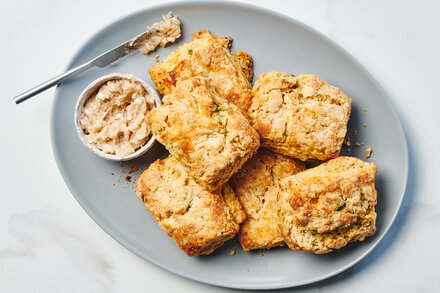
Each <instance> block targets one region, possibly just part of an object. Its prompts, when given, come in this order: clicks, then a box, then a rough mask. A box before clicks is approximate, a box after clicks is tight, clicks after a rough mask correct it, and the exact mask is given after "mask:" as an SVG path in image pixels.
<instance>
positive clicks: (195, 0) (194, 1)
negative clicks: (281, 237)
mask: <svg viewBox="0 0 440 293" xmlns="http://www.w3.org/2000/svg"><path fill="white" fill-rule="evenodd" d="M191 5H207V6H218V5H222V6H230V7H238V8H242V9H243V8H244V9H250V10H253V11H256V12H258V13H263V14H270V15H272V16H275V17H277V18H281V19H283V20H286V21H288V22H291V23H294V24H295V25H298V26H300V27H301V28H303V29H305V30H307V31H308V32H310V33H312V34H314V35H316V36H317V37H319V38H321V39H323V40H324V41H326V42H328V43H330V44H331V45H332V46H334V47H335V48H336V49H337V50H339V51H341V52H342V53H343V54H344V55H345V56H347V57H348V59H349V60H350V61H351V62H353V63H354V64H355V65H356V67H357V68H359V70H360V71H361V72H362V73H363V74H365V75H366V76H367V77H368V78H369V79H370V81H371V82H372V83H373V85H374V87H375V88H376V89H377V90H378V91H379V92H380V93H381V94H382V95H383V97H384V102H385V104H386V105H387V107H388V108H390V110H391V114H392V119H393V120H395V121H396V122H398V123H397V125H398V131H399V138H400V140H401V145H402V147H403V153H404V155H405V159H404V162H403V163H404V174H405V177H404V178H403V184H402V186H403V187H401V188H402V191H401V194H400V198H399V202H398V205H397V209H396V211H395V212H394V214H393V215H392V217H391V221H390V222H389V223H388V225H387V226H386V227H385V228H384V229H383V234H382V235H380V236H379V237H378V238H376V240H375V241H374V243H372V244H371V246H370V247H369V248H368V249H367V250H366V251H365V252H364V253H362V254H361V255H360V256H358V257H357V258H355V259H354V260H352V261H351V262H349V263H348V264H346V265H345V266H342V267H341V268H339V269H337V270H334V271H333V272H331V273H328V274H325V275H322V276H319V277H315V278H310V279H307V280H303V281H299V282H298V281H291V282H289V281H284V282H277V283H270V284H239V283H232V282H224V281H211V280H204V279H203V278H199V277H197V276H194V275H191V274H188V273H186V272H182V271H179V270H176V269H174V268H173V267H170V266H168V265H165V264H162V263H160V262H157V261H155V260H154V259H152V258H151V257H150V256H147V255H144V254H143V253H142V252H141V251H139V250H138V249H137V248H135V247H133V246H132V245H131V244H130V243H129V242H127V241H124V240H123V239H121V238H119V236H118V235H117V233H116V232H115V231H114V230H113V228H112V227H111V226H109V225H107V224H106V223H105V222H104V221H101V220H100V219H99V217H98V216H97V215H96V214H94V213H93V212H92V211H91V210H90V209H89V207H88V206H87V205H86V204H85V203H84V202H83V200H82V199H81V198H80V197H78V196H77V195H76V194H75V192H73V190H75V187H74V186H73V185H72V184H71V183H70V182H69V180H67V173H66V171H65V167H64V166H63V164H61V163H60V162H61V156H60V154H59V153H58V151H57V148H56V143H55V139H54V137H55V125H54V116H55V105H56V101H57V100H58V99H60V97H59V90H58V86H57V88H56V91H55V94H54V98H53V102H52V106H51V114H50V139H51V147H52V152H53V155H54V158H55V162H56V164H57V168H58V170H59V172H60V174H61V177H62V178H63V181H64V183H65V184H66V186H67V188H68V189H69V191H70V193H71V194H72V195H73V197H74V198H75V200H76V201H77V202H78V203H79V205H80V206H81V208H82V209H83V210H84V211H85V212H86V213H87V215H88V216H89V217H90V218H91V219H92V220H93V221H94V222H95V223H96V224H97V225H98V226H99V227H100V228H101V229H102V230H103V231H104V232H105V233H107V234H108V235H110V236H111V237H112V238H113V239H114V240H116V242H118V243H119V244H120V245H121V246H123V247H124V248H126V249H128V250H129V251H131V252H132V253H133V254H135V255H136V256H138V257H139V258H141V259H143V260H146V261H148V262H150V263H151V264H154V265H155V266H157V267H159V268H161V269H163V270H166V271H169V272H172V273H174V274H176V275H178V276H181V277H185V278H187V279H190V280H194V281H197V282H200V283H204V284H209V285H214V286H218V287H224V288H233V289H253V290H268V289H284V288H294V287H299V286H303V285H307V284H312V283H316V282H319V281H322V280H325V279H328V278H331V277H333V276H335V275H337V274H340V273H342V272H343V271H345V270H347V269H349V268H351V267H352V266H354V265H355V264H357V263H359V262H360V261H361V260H362V259H364V258H365V257H366V256H367V255H369V254H370V253H371V251H373V250H374V249H375V248H376V247H377V245H378V244H379V243H380V242H381V241H382V239H383V238H384V237H385V235H387V234H388V232H389V229H390V228H391V227H392V226H393V224H394V222H395V220H396V217H397V214H398V213H399V211H400V209H401V207H402V202H403V199H404V198H405V193H406V188H407V184H408V168H409V155H408V140H407V137H406V134H405V132H404V129H403V124H402V122H401V120H400V118H399V115H398V114H397V111H396V110H395V108H394V107H393V104H392V102H391V99H390V98H389V95H388V94H387V93H386V92H385V91H384V90H383V88H382V87H381V86H380V84H379V83H378V82H377V80H376V79H375V78H374V76H373V75H372V74H371V73H370V72H369V71H368V70H367V69H366V68H365V67H364V65H362V64H361V63H360V62H359V61H358V60H357V59H356V58H355V57H354V56H353V55H352V54H351V53H350V52H348V51H347V50H346V49H345V48H343V47H342V46H341V45H339V44H338V43H337V42H335V41H334V40H332V39H331V38H330V37H328V36H327V35H325V34H324V33H321V32H320V31H318V30H317V29H315V28H313V27H311V26H310V25H308V24H305V23H303V22H301V21H299V20H297V19H295V18H293V17H291V16H289V15H286V14H283V13H281V12H278V11H274V10H271V9H268V8H265V7H261V6H258V5H254V4H249V3H243V2H237V1H230V0H228V1H221V0H215V1H203V0H189V1H183V0H181V1H171V2H166V3H160V4H155V5H147V6H145V7H143V8H140V9H136V10H133V11H131V12H129V13H126V14H124V15H122V16H120V17H117V18H115V19H113V20H111V21H109V22H107V23H106V24H104V25H102V26H101V27H99V28H98V29H97V30H96V31H95V32H94V33H92V34H91V35H90V36H89V37H88V38H87V39H86V40H85V41H83V42H82V43H81V44H80V46H79V47H78V48H77V49H76V50H75V53H74V54H73V55H72V56H71V58H70V60H69V62H68V64H67V66H66V67H65V70H66V71H67V70H68V69H70V68H72V66H73V61H74V59H76V57H77V56H78V55H79V53H80V51H81V50H82V48H83V47H84V46H85V45H86V44H87V43H89V42H90V41H91V40H92V39H94V38H95V37H96V36H97V35H98V34H99V33H100V32H101V31H102V30H104V29H106V28H107V27H108V26H110V25H113V24H115V23H117V22H119V21H121V20H123V19H125V18H128V17H130V16H133V15H136V14H139V13H142V12H144V11H148V10H155V9H162V8H166V7H170V9H172V7H173V6H191Z"/></svg>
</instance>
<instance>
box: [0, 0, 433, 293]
mask: <svg viewBox="0 0 440 293" xmlns="http://www.w3.org/2000/svg"><path fill="white" fill-rule="evenodd" d="M159 2H163V1H148V0H144V1H141V0H125V1H110V0H99V1H90V0H87V1H86V0H78V1H62V0H38V1H31V0H26V1H25V0H22V1H1V2H0V44H1V46H0V53H1V56H2V57H1V59H0V60H1V61H0V81H1V88H2V98H1V99H0V111H1V112H0V113H1V115H0V122H1V123H0V128H1V134H2V136H1V137H2V138H1V142H0V150H1V152H0V153H1V154H3V158H2V163H1V168H0V180H1V181H0V182H1V184H0V186H1V192H0V194H1V199H2V203H1V204H0V292H171V291H174V292H176V291H180V292H206V291H208V290H209V291H214V292H224V291H227V290H226V289H222V288H217V287H211V286H208V285H203V284H200V283H196V282H193V281H190V280H186V279H184V278H181V277H178V276H175V275H173V274H171V273H168V272H166V271H164V270H162V269H159V268H157V267H155V266H153V265H151V264H149V263H147V262H145V261H143V260H142V259H140V258H138V257H137V256H135V255H133V254H132V253H131V252H129V251H128V250H126V249H125V248H124V247H122V246H120V245H119V244H118V243H117V242H116V241H114V240H113V239H112V238H111V237H110V236H108V235H107V234H106V233H105V232H104V231H103V230H101V229H100V228H99V227H98V226H97V225H96V224H95V223H94V222H93V221H92V220H91V219H90V218H89V217H88V216H87V214H86V213H85V212H84V211H83V210H82V208H81V207H80V206H79V205H78V203H77V202H76V201H75V200H74V198H73V197H72V196H71V194H70V192H69V190H68V189H67V187H66V186H65V184H64V182H63V181H62V179H61V176H60V175H59V173H58V170H57V167H56V164H55V160H54V158H53V155H52V150H51V144H50V137H49V113H50V108H51V102H52V97H53V94H54V90H53V89H52V90H49V91H47V92H45V93H43V94H41V95H39V96H37V97H35V98H34V99H32V100H30V101H28V102H26V103H23V104H21V105H19V106H17V105H15V104H14V103H13V101H12V97H13V96H14V95H15V94H18V93H19V92H21V91H23V90H25V89H28V88H29V87H31V86H34V85H36V84H37V83H39V82H41V81H44V80H46V79H47V78H49V77H52V76H54V75H55V74H58V73H60V72H62V70H63V69H64V68H65V66H66V64H67V62H68V60H69V59H70V57H71V56H72V54H73V53H74V52H75V50H76V49H77V48H78V46H79V45H80V44H81V43H82V42H83V41H84V40H85V39H86V38H88V37H89V36H90V35H91V34H92V33H93V32H95V31H96V30H98V29H99V28H100V27H102V26H103V25H105V24H106V23H107V22H109V21H111V20H112V19H114V18H116V17H119V16H121V15H124V14H126V13H128V12H130V11H133V10H136V9H140V8H143V7H145V6H148V5H152V4H155V3H159ZM247 2H253V3H255V4H258V5H260V6H264V7H267V8H270V9H273V10H277V11H280V12H282V13H285V14H287V15H290V16H292V17H294V18H296V19H298V20H300V21H302V22H304V23H307V24H309V25H311V26H312V27H314V28H316V29H317V30H319V31H321V32H322V33H324V34H326V35H328V36H329V37H331V38H332V39H333V40H335V41H336V42H338V43H339V44H340V45H342V46H343V47H344V48H346V49H347V50H348V51H349V52H350V53H352V54H353V55H354V56H355V57H356V58H357V59H358V60H359V61H360V62H361V63H362V64H364V65H365V66H366V68H367V69H368V70H369V71H370V72H371V73H372V74H373V75H374V76H375V77H376V78H377V80H378V81H379V83H380V84H381V85H382V87H383V88H384V90H385V91H386V92H387V93H388V94H389V96H390V99H391V100H392V103H393V105H394V106H395V108H396V110H397V111H398V113H399V115H400V117H401V120H402V122H403V124H404V127H405V132H406V134H407V137H408V143H409V149H410V174H409V183H408V187H407V193H406V195H405V199H404V203H403V206H402V209H401V211H400V213H399V215H398V218H397V220H396V222H395V224H394V225H393V227H392V229H391V230H390V232H389V234H388V235H387V236H386V237H385V238H384V240H383V242H382V243H381V244H380V245H379V246H378V247H377V248H376V249H375V250H374V251H373V252H372V253H371V254H370V255H369V256H368V257H367V258H366V259H364V260H363V261H362V262H361V263H359V264H358V265H356V266H355V267H353V268H352V269H349V270H348V271H346V272H344V273H342V274H340V275H338V276H336V277H334V278H331V279H329V280H327V281H323V282H320V283H317V284H314V285H310V286H305V287H301V288H297V289H295V290H293V289H290V290H285V291H286V292H288V291H289V292H290V291H295V292H300V291H305V292H318V291H319V292H320V291H324V292H340V291H341V290H342V289H343V290H344V291H348V290H353V291H356V292H371V290H374V291H376V292H435V291H437V290H438V282H439V280H438V277H439V272H440V270H439V267H438V262H439V260H440V249H438V247H437V246H438V243H439V242H440V236H439V232H440V190H439V188H438V186H437V185H436V184H437V183H438V181H439V180H440V174H439V171H438V166H439V165H440V160H439V156H438V152H437V151H436V150H437V149H438V147H439V146H440V138H439V133H440V131H439V130H438V129H439V124H440V118H439V117H440V96H439V91H438V84H439V81H437V78H438V69H439V68H440V57H439V52H440V38H439V28H440V18H439V17H438V11H440V2H438V1H399V0H392V1H382V0H370V1H352V0H342V1H303V0H301V1H277V0H271V1H247ZM437 292H438V291H437Z"/></svg>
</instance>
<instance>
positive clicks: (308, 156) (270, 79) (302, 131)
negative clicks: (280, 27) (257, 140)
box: [248, 71, 352, 161]
mask: <svg viewBox="0 0 440 293" xmlns="http://www.w3.org/2000/svg"><path fill="white" fill-rule="evenodd" d="M252 95H253V99H252V105H251V107H250V108H249V109H248V114H249V117H250V120H251V124H252V126H253V127H254V128H255V129H256V130H257V132H258V134H259V135H260V137H261V145H262V146H264V147H266V148H269V149H271V150H273V151H274V152H277V153H280V154H284V155H286V156H290V157H293V158H296V159H300V160H302V161H326V160H329V159H332V158H335V157H337V156H338V155H339V152H340V150H341V146H342V142H343V140H344V137H345V134H346V132H347V122H348V119H349V116H350V111H351V102H352V99H351V98H349V97H348V96H347V95H346V94H344V93H343V92H342V91H341V90H339V89H338V88H336V87H333V86H331V85H329V84H327V83H326V82H325V81H324V80H322V79H321V78H319V77H317V76H315V75H298V76H297V77H295V76H294V75H291V74H286V73H281V72H274V71H272V72H269V73H265V74H261V75H260V76H259V77H258V80H257V82H256V83H255V85H254V87H253V89H252Z"/></svg>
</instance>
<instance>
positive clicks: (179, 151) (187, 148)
mask: <svg viewBox="0 0 440 293" xmlns="http://www.w3.org/2000/svg"><path fill="white" fill-rule="evenodd" d="M162 102H163V105H162V106H161V107H158V108H155V109H153V110H152V111H151V112H150V115H149V116H148V118H147V123H148V127H149V128H150V129H151V131H152V133H153V134H154V136H155V137H156V139H157V140H158V141H159V142H160V143H162V144H163V145H165V147H166V148H167V149H168V150H169V151H170V153H172V154H174V156H175V157H176V159H177V160H178V161H179V162H180V163H181V164H183V166H184V167H185V168H186V169H187V171H188V172H189V173H190V175H191V176H193V178H194V179H196V180H197V181H198V182H199V183H200V184H202V185H203V186H204V187H205V188H206V189H208V190H215V189H217V188H219V187H220V186H221V185H223V184H224V183H226V182H227V181H228V180H229V178H230V177H231V176H232V175H233V174H234V173H235V172H237V170H238V169H240V167H241V165H242V164H243V163H244V162H245V161H246V160H247V159H248V158H250V157H251V156H252V155H253V154H255V152H256V151H257V149H258V147H259V145H260V139H259V136H258V134H257V132H256V131H255V129H253V128H252V127H251V126H250V124H249V121H248V120H247V119H246V118H245V117H244V116H243V115H242V114H241V113H240V111H239V110H238V107H236V106H235V105H233V104H230V103H227V102H226V100H225V99H223V98H221V97H220V96H219V95H218V94H216V93H215V91H213V90H212V88H211V87H210V85H209V84H208V82H207V80H206V79H205V78H201V77H195V78H191V79H187V80H183V81H180V82H179V83H177V86H176V88H175V89H174V90H173V92H172V93H170V94H168V95H166V96H165V97H164V98H163V101H162Z"/></svg>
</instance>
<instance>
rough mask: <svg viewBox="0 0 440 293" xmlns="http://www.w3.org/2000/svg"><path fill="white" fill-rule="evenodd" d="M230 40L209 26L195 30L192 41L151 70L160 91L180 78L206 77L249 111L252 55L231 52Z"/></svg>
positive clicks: (222, 93) (239, 105)
mask: <svg viewBox="0 0 440 293" xmlns="http://www.w3.org/2000/svg"><path fill="white" fill-rule="evenodd" d="M231 41H232V39H231V38H226V37H218V36H215V35H213V34H211V33H210V32H209V31H208V30H203V31H200V32H198V33H196V34H194V35H193V41H192V42H190V43H186V44H184V45H182V46H180V47H179V48H178V49H177V50H175V51H174V52H172V53H171V54H170V55H169V56H168V57H167V58H166V59H165V60H163V61H162V62H160V63H159V64H157V65H153V66H151V67H150V69H149V70H148V72H149V73H150V76H151V80H152V81H153V82H154V83H155V85H156V87H157V91H158V92H159V93H160V94H161V95H162V96H164V95H167V94H169V93H171V91H172V90H173V89H174V87H175V86H176V84H177V82H178V81H180V80H185V79H189V78H192V77H196V76H201V77H206V78H207V79H208V80H209V82H210V83H211V84H212V85H213V87H214V88H215V90H216V91H217V92H218V93H219V94H220V96H222V97H223V98H225V99H226V100H227V101H228V102H230V103H233V104H235V105H237V106H238V107H239V108H240V109H241V110H242V112H243V113H244V114H245V115H246V110H247V108H248V107H249V106H250V101H251V84H250V82H249V81H250V80H252V74H253V73H252V59H251V57H250V56H249V54H247V53H244V52H237V53H235V54H231V52H230V51H229V49H228V48H229V47H230V44H231ZM241 66H244V67H241Z"/></svg>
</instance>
